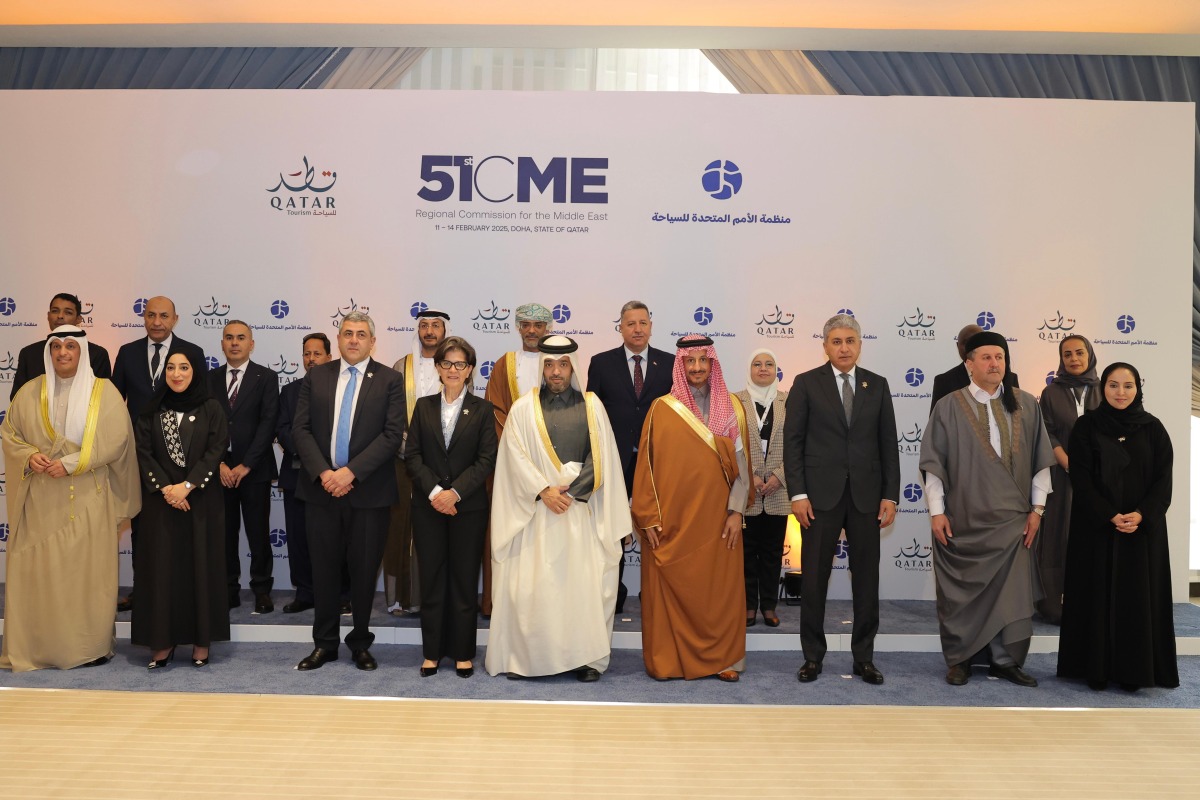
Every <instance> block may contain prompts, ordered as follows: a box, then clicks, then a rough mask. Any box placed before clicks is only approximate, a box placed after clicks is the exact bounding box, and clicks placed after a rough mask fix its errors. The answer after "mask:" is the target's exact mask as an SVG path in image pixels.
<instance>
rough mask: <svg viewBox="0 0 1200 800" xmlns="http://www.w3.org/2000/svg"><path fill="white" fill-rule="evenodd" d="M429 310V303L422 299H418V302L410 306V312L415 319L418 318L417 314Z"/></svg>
mask: <svg viewBox="0 0 1200 800" xmlns="http://www.w3.org/2000/svg"><path fill="white" fill-rule="evenodd" d="M428 310H429V303H423V302H421V301H420V300H418V301H417V302H415V303H413V304H412V305H411V306H409V307H408V314H409V316H411V317H412V318H413V319H416V318H417V314H420V313H421V312H422V311H428Z"/></svg>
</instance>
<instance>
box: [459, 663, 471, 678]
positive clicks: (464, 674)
mask: <svg viewBox="0 0 1200 800" xmlns="http://www.w3.org/2000/svg"><path fill="white" fill-rule="evenodd" d="M454 674H455V675H457V676H458V677H460V678H469V677H471V676H472V675H474V674H475V667H473V666H472V667H455V668H454Z"/></svg>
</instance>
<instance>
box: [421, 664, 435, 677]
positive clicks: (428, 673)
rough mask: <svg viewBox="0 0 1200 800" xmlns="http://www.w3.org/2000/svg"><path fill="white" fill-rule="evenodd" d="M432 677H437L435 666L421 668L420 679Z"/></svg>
mask: <svg viewBox="0 0 1200 800" xmlns="http://www.w3.org/2000/svg"><path fill="white" fill-rule="evenodd" d="M434 675H437V664H434V665H433V666H432V667H421V677H422V678H431V677H433V676H434Z"/></svg>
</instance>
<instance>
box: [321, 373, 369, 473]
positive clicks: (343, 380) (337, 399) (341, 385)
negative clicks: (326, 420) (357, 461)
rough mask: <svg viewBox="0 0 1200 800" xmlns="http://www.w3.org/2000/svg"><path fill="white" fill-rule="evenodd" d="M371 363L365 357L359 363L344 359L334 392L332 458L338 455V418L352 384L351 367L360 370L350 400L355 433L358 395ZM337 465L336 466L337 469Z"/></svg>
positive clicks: (330, 451)
mask: <svg viewBox="0 0 1200 800" xmlns="http://www.w3.org/2000/svg"><path fill="white" fill-rule="evenodd" d="M370 363H371V359H369V358H364V359H363V360H362V361H360V362H358V363H357V364H353V365H351V364H347V363H346V362H345V361H344V360H343V361H342V370H341V372H339V373H338V379H337V389H336V390H335V391H334V393H333V432H332V433H331V434H330V436H329V455H330V457H331V460H332V458H333V457H335V456H336V455H337V431H338V420H339V418H340V417H341V416H342V398H343V396H344V395H345V394H346V387H347V386H349V385H350V367H351V366H353V367H354V368H355V369H357V370H358V383H357V384H356V385H355V387H354V399H353V400H351V401H350V423H351V428H350V434H351V436H353V435H354V427H353V425H354V412H355V410H356V409H357V408H358V396H359V394H361V393H362V387H363V381H365V380H366V379H367V365H368V364H370ZM337 466H338V467H344V466H346V465H345V464H339V465H337ZM336 468H337V467H335V469H336Z"/></svg>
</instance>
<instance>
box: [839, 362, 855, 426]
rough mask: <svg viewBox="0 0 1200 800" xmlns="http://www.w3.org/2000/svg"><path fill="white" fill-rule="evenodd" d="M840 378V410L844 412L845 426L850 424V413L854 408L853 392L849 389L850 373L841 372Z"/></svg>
mask: <svg viewBox="0 0 1200 800" xmlns="http://www.w3.org/2000/svg"><path fill="white" fill-rule="evenodd" d="M841 376H842V409H843V410H844V411H845V412H846V424H847V425H849V424H850V411H851V410H852V409H853V408H854V390H853V389H851V388H850V373H849V372H843V373H841Z"/></svg>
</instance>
